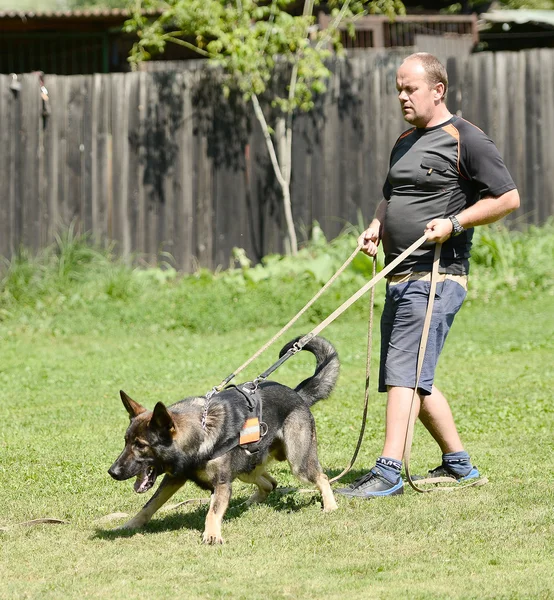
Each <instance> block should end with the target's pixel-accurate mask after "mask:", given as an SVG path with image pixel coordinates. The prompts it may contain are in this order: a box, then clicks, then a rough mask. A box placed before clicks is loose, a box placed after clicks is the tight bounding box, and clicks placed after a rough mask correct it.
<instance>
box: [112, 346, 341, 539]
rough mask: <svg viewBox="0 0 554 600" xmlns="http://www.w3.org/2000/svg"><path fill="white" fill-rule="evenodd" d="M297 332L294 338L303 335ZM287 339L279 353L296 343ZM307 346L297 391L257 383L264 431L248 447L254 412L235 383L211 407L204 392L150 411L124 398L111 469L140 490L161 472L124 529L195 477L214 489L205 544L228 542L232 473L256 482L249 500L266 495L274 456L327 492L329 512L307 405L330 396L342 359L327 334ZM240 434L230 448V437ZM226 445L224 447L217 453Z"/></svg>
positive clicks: (271, 482)
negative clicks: (246, 431) (124, 422)
mask: <svg viewBox="0 0 554 600" xmlns="http://www.w3.org/2000/svg"><path fill="white" fill-rule="evenodd" d="M298 339H299V338H296V340H298ZM296 340H293V341H291V342H289V343H288V344H287V345H286V346H285V347H284V348H283V349H282V350H281V352H280V354H279V356H282V355H283V354H284V353H285V352H287V350H288V349H289V348H291V347H292V345H293V344H294V343H295V342H296ZM304 350H308V351H310V352H311V353H312V354H314V355H315V357H316V360H317V366H316V369H315V372H314V374H313V375H312V376H311V377H309V378H308V379H306V380H304V381H302V383H300V384H299V385H298V386H297V387H296V388H295V389H294V390H293V389H291V388H289V387H287V386H284V385H281V384H279V383H276V382H273V381H264V382H262V383H260V384H259V388H258V391H257V393H258V394H259V397H260V398H261V400H262V403H263V413H262V414H263V422H265V424H266V425H267V433H265V435H263V437H261V439H260V441H259V442H258V444H257V451H256V452H250V451H249V449H248V448H249V446H248V445H237V444H238V440H239V432H240V430H241V428H242V427H243V426H244V424H245V421H246V420H247V419H248V416H249V407H248V404H247V402H246V401H245V397H244V394H243V393H241V392H240V390H239V389H238V388H237V387H229V388H225V389H224V390H222V391H221V392H219V393H218V394H215V395H214V396H213V397H212V398H211V399H210V401H209V403H208V405H207V412H206V410H205V407H206V397H204V396H201V397H189V398H185V399H184V400H181V401H180V402H177V403H175V404H172V405H171V406H169V407H167V408H166V407H165V406H164V404H162V403H161V402H158V403H157V404H156V406H155V407H154V410H153V411H150V410H147V409H146V408H144V407H143V406H141V405H140V404H138V403H137V402H135V401H134V400H132V399H131V398H130V397H129V396H128V395H127V394H126V393H125V392H123V391H121V400H122V401H123V405H124V406H125V408H126V409H127V412H128V413H129V416H130V418H131V423H130V425H129V427H128V429H127V432H126V433H125V448H124V450H123V452H122V453H121V454H120V456H119V457H118V458H117V460H116V461H115V462H114V464H113V465H112V466H111V467H110V469H109V471H108V472H109V474H110V475H111V476H112V477H113V478H114V479H117V480H119V481H122V480H125V479H129V478H131V477H136V482H135V486H134V488H135V491H136V492H138V493H139V494H142V493H144V492H146V491H148V490H149V489H150V488H151V487H152V486H153V485H154V483H155V481H156V478H157V477H158V475H161V474H162V473H163V474H164V478H163V480H162V482H161V484H160V485H159V487H158V489H157V491H156V493H155V494H154V495H153V496H152V498H151V499H150V500H149V501H148V502H147V503H146V504H145V505H144V507H143V508H142V510H141V511H140V512H139V513H138V514H137V515H136V516H135V517H133V518H132V519H131V520H130V521H128V522H127V523H125V524H124V525H123V526H122V528H123V529H134V528H138V527H142V526H143V525H146V523H148V522H149V521H150V519H151V518H152V516H153V514H154V513H155V512H156V511H157V510H158V509H159V508H160V507H161V506H162V505H163V504H164V503H165V502H167V501H168V500H169V498H171V496H173V494H175V492H176V491H177V490H178V489H179V488H181V486H183V485H184V483H185V482H186V481H187V480H189V479H190V480H191V481H193V482H194V483H196V484H197V485H198V486H200V487H201V488H203V489H208V490H210V491H211V492H212V495H211V501H210V508H209V510H208V514H207V516H206V523H205V529H204V533H203V536H202V539H203V541H204V542H205V543H208V544H218V543H223V538H222V537H221V521H222V519H223V515H224V514H225V511H226V510H227V506H228V505H229V500H230V498H231V482H232V481H233V480H234V479H235V478H237V477H238V478H239V479H240V480H241V481H245V482H247V483H253V484H254V485H256V486H257V487H258V489H257V491H256V492H255V493H254V494H253V495H252V496H251V497H250V498H249V499H248V500H247V504H252V503H255V502H262V501H264V500H265V499H266V498H267V496H268V495H269V494H270V493H271V492H272V491H273V490H274V489H275V487H276V486H277V482H276V481H275V479H274V478H273V477H272V476H271V475H270V474H269V473H268V472H267V470H266V469H267V466H268V463H269V462H270V461H271V460H272V459H275V460H280V461H283V460H287V461H288V462H289V465H290V467H291V470H292V473H293V474H294V475H295V476H296V477H298V478H299V479H300V480H302V481H306V482H309V483H312V484H314V485H315V486H317V488H318V489H319V490H320V492H321V495H322V497H323V510H324V511H332V510H335V509H336V508H337V503H336V501H335V498H334V496H333V492H332V491H331V486H330V485H329V480H328V478H327V476H326V475H325V474H324V473H323V470H322V468H321V466H320V464H319V460H318V457H317V442H316V432H315V423H314V418H313V416H312V413H311V412H310V406H311V405H312V404H314V403H315V402H317V401H318V400H321V399H323V398H327V397H328V396H329V394H330V393H331V391H332V390H333V388H334V386H335V383H336V381H337V378H338V374H339V359H338V356H337V353H336V351H335V349H334V348H333V346H332V345H331V344H330V343H329V342H328V341H327V340H325V339H324V338H321V337H314V338H313V339H312V340H311V341H310V342H308V343H307V344H306V345H305V346H304ZM233 439H236V441H237V442H236V444H233V442H231V443H232V444H233V446H234V447H232V448H231V449H230V450H228V451H225V448H226V447H228V442H229V440H233ZM222 447H223V449H224V452H223V453H221V452H218V448H219V449H221V448H222Z"/></svg>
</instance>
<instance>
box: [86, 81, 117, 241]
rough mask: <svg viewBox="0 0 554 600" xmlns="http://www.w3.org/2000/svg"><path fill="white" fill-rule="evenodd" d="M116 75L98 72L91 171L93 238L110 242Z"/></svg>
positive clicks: (94, 104) (94, 94)
mask: <svg viewBox="0 0 554 600" xmlns="http://www.w3.org/2000/svg"><path fill="white" fill-rule="evenodd" d="M111 87H112V78H111V77H110V76H109V75H99V74H96V75H94V79H93V92H92V96H93V98H92V108H91V110H92V119H91V128H92V134H93V135H92V144H91V152H92V156H93V160H92V170H91V203H92V206H91V221H92V232H93V237H94V239H95V241H96V242H97V243H105V244H109V243H110V242H111V240H112V235H113V231H112V205H113V184H112V180H111V173H112V164H111V161H112V135H111V129H110V105H111Z"/></svg>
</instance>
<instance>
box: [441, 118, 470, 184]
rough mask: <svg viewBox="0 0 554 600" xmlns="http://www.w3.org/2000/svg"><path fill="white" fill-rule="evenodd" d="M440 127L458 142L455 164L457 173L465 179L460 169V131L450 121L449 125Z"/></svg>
mask: <svg viewBox="0 0 554 600" xmlns="http://www.w3.org/2000/svg"><path fill="white" fill-rule="evenodd" d="M442 129H443V130H444V131H446V133H448V134H450V135H451V136H452V137H453V138H454V139H455V140H456V142H458V159H457V161H456V165H457V167H458V173H459V174H460V176H461V177H463V178H464V179H467V177H464V175H463V173H462V172H461V171H460V132H459V131H458V130H457V129H456V127H454V125H452V123H450V125H445V126H444V127H443V128H442Z"/></svg>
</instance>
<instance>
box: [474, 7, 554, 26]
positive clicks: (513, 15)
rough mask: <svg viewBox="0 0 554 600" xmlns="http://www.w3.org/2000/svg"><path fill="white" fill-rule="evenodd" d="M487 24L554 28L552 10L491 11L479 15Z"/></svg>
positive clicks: (553, 13)
mask: <svg viewBox="0 0 554 600" xmlns="http://www.w3.org/2000/svg"><path fill="white" fill-rule="evenodd" d="M479 18H480V19H481V20H482V21H486V22H487V23H517V24H518V25H524V24H526V23H531V24H533V25H546V26H549V27H554V10H524V9H519V10H491V11H490V12H486V13H482V14H481V15H479Z"/></svg>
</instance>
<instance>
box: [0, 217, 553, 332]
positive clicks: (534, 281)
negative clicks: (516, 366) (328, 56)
mask: <svg viewBox="0 0 554 600" xmlns="http://www.w3.org/2000/svg"><path fill="white" fill-rule="evenodd" d="M356 239H357V233H356V232H355V231H354V228H350V229H349V230H348V231H346V232H345V233H344V234H342V235H340V236H339V237H337V238H336V239H334V240H332V241H330V242H328V241H327V240H326V239H325V237H324V236H323V233H322V232H321V230H320V229H319V227H318V226H317V224H315V226H314V228H313V235H312V239H311V240H310V241H309V242H308V243H307V244H306V245H305V247H304V248H302V249H301V250H300V252H299V254H298V256H297V257H291V256H280V255H270V256H267V257H265V258H264V259H263V261H262V262H261V263H260V264H258V265H255V266H251V264H250V261H249V260H248V258H247V257H246V255H245V253H244V251H242V250H241V249H236V250H235V259H236V260H235V263H236V264H238V265H239V266H238V267H237V268H230V269H228V270H226V271H216V272H211V271H208V270H207V269H199V270H198V271H197V272H196V273H194V274H191V275H183V274H178V273H177V272H176V271H175V269H173V268H172V267H170V266H169V265H168V264H165V265H164V266H163V268H149V269H138V268H133V267H131V266H129V265H127V264H125V263H124V262H123V261H121V260H119V259H117V258H115V257H114V255H113V252H112V248H108V249H101V248H98V247H95V246H94V245H93V244H91V240H90V238H89V236H87V235H76V234H75V231H74V228H73V227H70V228H69V229H68V230H67V231H66V232H64V234H63V235H59V236H57V237H56V240H55V242H54V244H52V246H50V247H48V248H46V249H45V250H44V251H42V252H40V253H38V254H37V255H36V256H31V255H30V254H29V253H28V252H27V251H25V250H24V249H23V250H21V251H20V252H19V253H18V254H17V255H16V256H15V257H14V258H13V259H12V260H11V261H7V260H6V261H5V268H4V270H3V272H2V273H1V274H0V320H4V321H10V320H11V321H14V323H19V324H20V326H25V327H29V326H30V325H29V323H32V327H35V328H38V329H44V330H46V331H53V332H80V331H87V330H89V329H95V330H98V331H101V330H102V329H104V328H112V327H118V326H122V325H125V326H132V327H137V328H138V327H140V328H147V329H149V330H160V329H161V330H190V331H197V332H206V331H216V330H217V331H221V332H224V331H230V330H234V329H241V328H250V329H253V328H258V327H267V326H269V327H281V326H282V325H283V324H284V323H286V322H287V321H288V320H289V319H290V318H292V316H294V315H295V314H296V313H297V312H298V311H299V310H300V309H301V308H302V307H303V306H304V305H305V304H306V302H307V301H308V300H309V299H310V298H312V297H313V296H314V295H315V294H316V293H317V291H318V290H319V289H320V288H321V286H322V285H323V284H324V283H325V282H326V281H327V280H328V279H329V278H330V277H331V276H332V275H333V274H334V273H335V272H336V271H337V269H338V268H339V267H340V266H341V265H342V264H343V263H344V261H345V260H346V259H347V258H348V256H349V255H350V254H351V253H352V252H353V251H354V249H355V248H356ZM474 242H475V243H474V249H473V259H472V272H471V277H470V292H469V296H468V298H469V299H470V301H471V300H475V299H479V300H484V301H488V300H491V299H498V298H501V297H502V296H503V295H505V294H506V293H507V292H509V293H510V294H516V295H517V294H519V295H529V294H531V293H536V292H541V293H543V292H548V293H552V291H553V290H554V277H553V269H552V264H553V259H554V222H553V221H550V222H549V223H547V224H546V225H545V226H543V227H529V228H527V229H526V230H524V231H510V230H508V229H507V228H506V227H505V226H503V225H494V226H486V227H479V228H477V229H476V231H475V238H474ZM378 268H379V269H380V268H382V256H380V257H379V260H378ZM371 274H372V261H371V260H370V259H369V258H368V257H366V256H365V255H363V254H361V253H359V254H358V255H356V256H355V258H354V260H353V261H352V262H351V264H350V265H349V267H348V268H347V269H346V271H345V272H344V273H343V274H342V275H341V277H340V280H339V281H337V282H336V283H335V284H334V285H333V286H332V287H331V288H330V289H329V290H328V291H327V292H326V293H325V294H324V295H323V296H322V297H321V298H320V299H319V300H318V301H317V302H316V303H315V304H314V306H312V307H311V308H310V309H309V310H308V311H307V314H306V315H305V316H304V317H303V319H304V322H305V321H306V320H308V321H309V322H311V323H319V322H320V321H321V320H323V319H324V318H326V317H327V316H328V315H329V314H330V313H331V312H332V311H333V310H335V309H336V308H337V307H338V306H339V305H340V304H342V302H344V301H345V300H346V299H348V298H349V297H350V296H351V295H352V294H353V293H354V292H355V291H357V290H358V289H359V288H360V287H361V286H362V285H363V284H364V283H365V282H366V281H367V280H368V279H369V278H370V277H371ZM367 297H369V294H368V295H367ZM382 299H383V294H382V293H378V294H377V296H376V304H377V305H380V304H381V303H382ZM367 302H368V300H367V299H364V300H360V301H358V302H357V303H355V304H354V305H353V306H352V307H351V308H350V309H349V311H348V315H349V317H354V318H360V319H363V320H365V319H366V318H367ZM22 324H24V325H22Z"/></svg>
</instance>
